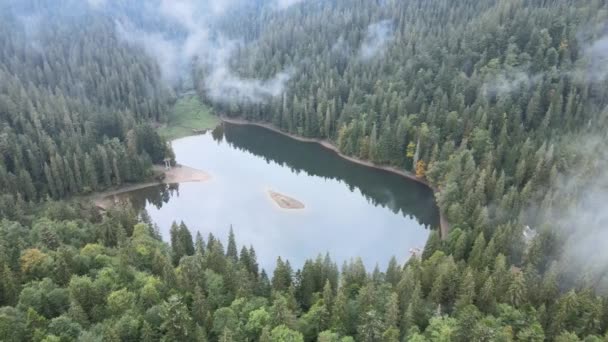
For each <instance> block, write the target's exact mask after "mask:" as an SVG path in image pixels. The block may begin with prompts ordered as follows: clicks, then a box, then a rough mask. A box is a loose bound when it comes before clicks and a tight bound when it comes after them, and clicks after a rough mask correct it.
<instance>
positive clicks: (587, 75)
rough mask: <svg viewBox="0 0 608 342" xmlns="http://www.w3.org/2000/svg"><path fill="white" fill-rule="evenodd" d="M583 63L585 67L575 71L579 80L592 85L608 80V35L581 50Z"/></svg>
mask: <svg viewBox="0 0 608 342" xmlns="http://www.w3.org/2000/svg"><path fill="white" fill-rule="evenodd" d="M583 61H584V62H585V63H586V65H585V66H583V67H579V68H578V70H577V75H576V76H578V78H579V79H583V80H585V81H587V82H592V83H598V82H603V81H606V80H607V79H608V34H607V35H604V36H603V37H600V38H599V39H596V40H594V41H592V42H591V43H590V44H589V45H587V46H586V47H585V48H583Z"/></svg>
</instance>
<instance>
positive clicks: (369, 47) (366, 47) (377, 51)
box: [358, 20, 395, 61]
mask: <svg viewBox="0 0 608 342" xmlns="http://www.w3.org/2000/svg"><path fill="white" fill-rule="evenodd" d="M394 37H395V36H394V29H393V21H392V20H383V21H380V22H377V23H374V24H371V25H369V26H368V27H367V33H366V35H365V38H364V39H363V43H362V44H361V47H360V48H359V54H358V56H359V59H361V60H362V61H369V60H371V59H373V58H375V57H377V56H381V55H382V54H384V52H385V51H386V48H387V47H388V44H389V43H390V42H391V41H392V40H393V39H394Z"/></svg>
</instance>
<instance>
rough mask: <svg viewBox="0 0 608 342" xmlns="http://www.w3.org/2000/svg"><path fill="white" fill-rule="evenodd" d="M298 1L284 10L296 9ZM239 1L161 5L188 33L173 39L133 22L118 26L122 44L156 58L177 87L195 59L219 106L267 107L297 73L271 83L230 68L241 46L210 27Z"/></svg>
mask: <svg viewBox="0 0 608 342" xmlns="http://www.w3.org/2000/svg"><path fill="white" fill-rule="evenodd" d="M293 4H295V1H294V0H290V1H285V2H284V3H283V5H285V6H287V5H289V6H290V5H293ZM236 5H237V0H232V1H227V2H226V1H216V2H212V3H208V4H205V5H202V6H201V5H200V4H199V3H198V2H195V1H193V0H161V1H160V5H159V6H158V10H157V11H158V15H159V16H160V17H162V18H164V19H165V20H167V21H169V22H171V23H173V24H175V25H177V27H179V28H181V29H182V30H183V31H184V33H185V34H184V35H183V36H181V37H180V38H173V37H172V38H169V35H168V34H166V33H164V32H149V31H145V30H141V29H137V28H135V27H134V25H133V24H132V23H129V22H120V21H117V22H116V28H117V33H118V35H119V37H121V38H122V39H124V40H126V41H128V42H130V43H134V44H138V45H141V46H142V47H143V48H144V50H145V51H146V52H147V53H148V54H149V55H150V56H152V57H154V58H156V59H157V61H158V63H159V65H160V67H161V70H162V74H163V77H164V79H165V80H166V81H168V82H169V83H170V84H172V85H174V84H176V83H177V82H178V81H179V80H180V79H181V78H182V77H183V76H184V75H186V74H187V73H188V72H189V70H190V69H189V67H190V65H191V63H192V62H193V61H194V60H195V58H196V60H197V61H198V63H200V65H201V66H202V67H204V69H205V70H206V71H207V74H206V77H205V85H204V86H205V89H206V90H207V95H208V96H209V97H210V98H211V99H212V100H214V101H218V102H228V101H230V102H232V101H237V102H255V103H258V102H264V101H266V100H268V98H270V97H275V96H279V95H281V94H282V93H283V92H284V89H285V85H286V83H287V81H288V80H289V79H290V78H291V75H292V74H293V71H292V70H287V71H283V72H279V73H277V74H276V75H274V76H273V77H272V78H270V79H266V80H260V79H248V78H242V77H240V76H239V75H238V74H237V73H235V72H234V71H233V70H232V69H231V68H230V63H229V62H230V59H231V57H232V55H233V52H234V51H235V49H236V48H237V47H238V46H239V45H240V44H239V43H238V41H236V40H230V39H227V38H225V37H223V36H222V35H220V34H218V33H217V32H214V33H212V29H211V26H212V24H213V22H214V20H216V19H218V18H219V16H221V15H222V14H223V13H224V12H225V11H227V10H228V9H229V8H230V7H231V6H236Z"/></svg>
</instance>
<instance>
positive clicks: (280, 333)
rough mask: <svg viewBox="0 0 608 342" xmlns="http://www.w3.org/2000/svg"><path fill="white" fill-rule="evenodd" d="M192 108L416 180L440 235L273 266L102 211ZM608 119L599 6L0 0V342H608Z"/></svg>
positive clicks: (232, 244)
mask: <svg viewBox="0 0 608 342" xmlns="http://www.w3.org/2000/svg"><path fill="white" fill-rule="evenodd" d="M185 99H187V100H188V101H195V102H193V103H195V104H200V106H201V108H203V109H201V110H200V111H201V112H205V113H207V112H208V113H210V114H209V117H212V119H210V120H212V121H213V120H218V119H217V118H218V117H221V118H225V119H231V120H234V121H238V122H249V123H258V124H263V125H269V126H271V127H272V128H275V129H277V130H280V131H281V132H284V133H287V134H290V135H293V136H296V137H301V138H308V139H315V140H320V141H323V142H324V143H326V144H328V145H331V146H333V147H335V149H336V150H337V151H339V152H340V153H341V154H342V155H344V156H347V157H349V158H355V159H356V160H358V161H360V162H365V163H373V164H374V165H376V166H382V167H390V168H392V170H397V171H398V172H401V173H404V174H405V175H407V176H408V177H410V178H411V179H414V180H415V181H419V182H421V183H423V184H427V185H428V186H429V187H430V188H431V190H433V191H434V194H435V201H436V204H437V207H438V210H439V212H440V214H441V227H432V229H431V231H430V235H429V238H428V240H427V242H426V246H424V249H423V250H422V252H421V253H418V254H419V255H413V256H412V257H409V259H406V260H404V255H406V254H407V253H406V252H407V251H405V250H404V251H403V255H400V256H397V257H396V258H393V259H391V260H390V261H389V262H388V267H387V268H386V269H380V268H379V267H376V268H375V269H366V268H365V266H364V262H363V261H362V260H361V259H360V258H353V259H352V260H350V261H347V262H345V263H344V264H343V265H342V264H341V265H337V263H336V261H335V260H332V253H331V250H330V251H328V254H327V255H322V256H318V257H317V256H316V255H311V256H309V257H310V259H309V260H307V261H306V262H305V263H304V264H303V266H302V267H297V268H293V267H292V264H290V263H289V261H288V260H286V259H285V258H278V259H277V263H276V267H275V268H274V270H273V271H272V272H268V271H269V270H263V269H262V268H261V267H260V266H259V265H258V262H257V259H256V250H255V249H256V248H258V247H257V246H249V244H248V243H247V241H239V240H238V237H239V232H238V228H239V227H236V229H235V231H234V232H233V231H232V230H231V231H230V234H229V236H213V234H209V235H206V234H201V233H200V231H195V230H194V228H193V227H192V226H189V225H190V224H189V223H188V225H187V224H185V223H183V222H182V223H181V224H180V222H177V221H176V222H175V223H174V224H173V225H172V227H171V229H170V234H169V235H168V236H161V233H160V230H159V228H158V226H156V225H155V222H152V220H151V219H150V217H149V215H148V214H147V213H145V212H137V211H136V210H135V209H134V208H133V207H131V206H129V205H124V206H116V207H113V208H110V209H108V210H101V209H100V208H99V207H98V206H96V205H95V203H93V202H94V201H91V198H95V196H98V195H99V194H100V193H103V192H106V191H110V190H116V189H120V188H123V187H125V186H133V185H137V184H142V183H145V182H150V181H154V180H155V179H158V177H162V175H161V176H159V173H158V172H159V171H158V170H159V168H161V167H160V166H159V165H165V164H164V163H168V164H170V165H175V164H176V156H175V153H174V151H173V149H172V148H171V142H170V139H169V138H168V137H167V136H165V135H163V134H161V133H162V129H163V128H166V127H170V126H171V125H172V120H174V117H173V116H174V113H176V110H175V108H176V107H177V106H179V104H180V103H183V101H185ZM607 105H608V6H607V4H606V3H605V1H601V0H555V1H535V0H252V1H247V0H225V1H197V0H134V1H128V0H87V1H82V0H52V1H51V0H0V189H2V191H1V193H0V219H1V221H0V340H1V341H45V342H50V341H139V340H142V341H319V342H329V341H341V342H346V341H603V340H605V339H606V338H608V335H607V333H608V297H607V296H608V292H607V291H608V252H606V250H608V249H607V248H606V247H607V244H608V236H607V235H608V230H607V229H606V224H607V222H608V217H607V216H606V215H607V214H606V213H607V212H608V204H607V203H608V178H607V176H606V175H607V173H606V172H605V169H606V166H607V165H608V155H607V153H606V142H607V141H608V140H607V138H608V136H607V132H608V130H607V128H608V120H607V119H608V108H607ZM213 122H215V121H213ZM187 130H188V131H198V129H194V128H193V129H190V127H187ZM201 153H204V151H203V152H201ZM161 170H162V168H161ZM370 191H371V192H373V191H375V189H371V190H370ZM240 209H242V210H247V208H240ZM332 210H335V211H336V215H338V214H343V215H346V214H347V213H341V212H340V210H341V208H340V205H339V204H336V205H335V208H333V207H332ZM176 220H177V219H176ZM369 229H374V227H369ZM347 238H348V237H346V236H345V237H344V243H348V239H347ZM391 238H392V237H391V236H387V237H386V239H387V240H390V239H391ZM237 241H238V242H239V243H237ZM240 243H242V244H240ZM377 248H378V249H381V248H382V246H378V247H377ZM408 256H409V255H408ZM277 257H278V255H277ZM267 272H268V273H267Z"/></svg>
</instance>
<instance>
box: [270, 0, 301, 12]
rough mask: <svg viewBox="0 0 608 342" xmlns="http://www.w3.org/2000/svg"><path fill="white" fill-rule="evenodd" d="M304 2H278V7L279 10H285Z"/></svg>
mask: <svg viewBox="0 0 608 342" xmlns="http://www.w3.org/2000/svg"><path fill="white" fill-rule="evenodd" d="M302 1H304V0H277V2H276V6H277V8H278V9H279V10H284V9H286V8H288V7H291V6H293V5H296V4H299V3H301V2H302Z"/></svg>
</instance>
